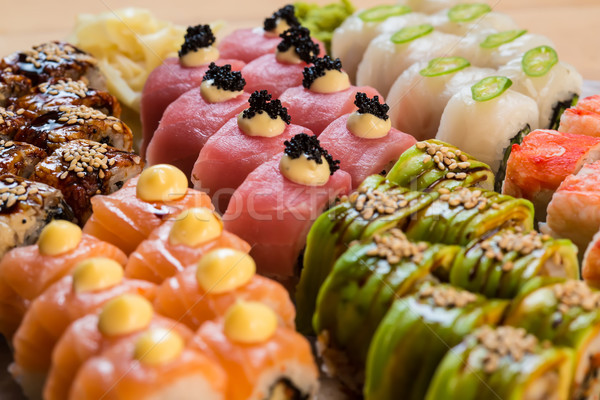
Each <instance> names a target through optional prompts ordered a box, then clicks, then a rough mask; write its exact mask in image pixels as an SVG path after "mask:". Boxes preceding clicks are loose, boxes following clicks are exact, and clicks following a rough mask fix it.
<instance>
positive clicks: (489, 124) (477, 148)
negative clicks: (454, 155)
mask: <svg viewBox="0 0 600 400" xmlns="http://www.w3.org/2000/svg"><path fill="white" fill-rule="evenodd" d="M493 80H497V81H502V80H506V78H504V77H487V78H484V79H482V80H481V81H480V82H478V83H476V84H475V85H473V86H466V87H464V88H462V89H461V90H460V91H459V92H458V93H456V94H455V95H454V96H452V98H451V99H450V101H448V105H446V108H445V109H444V112H443V114H442V119H441V121H440V127H439V129H438V132H437V135H436V139H438V140H442V141H444V142H448V143H450V144H452V145H454V146H456V147H458V148H460V149H461V150H463V151H465V152H467V153H469V154H471V155H472V156H473V157H475V158H477V159H479V160H480V161H483V162H484V163H486V164H488V165H489V166H490V167H491V168H492V171H494V172H498V171H499V170H500V166H501V164H502V160H503V158H504V153H505V151H506V149H507V148H508V147H509V146H510V144H511V141H512V140H513V139H514V138H515V137H516V136H517V135H519V133H520V132H521V131H522V130H523V129H524V128H526V127H527V126H529V127H530V128H532V129H533V128H534V127H535V125H536V124H537V121H538V119H539V115H538V109H537V104H536V103H535V101H534V100H533V99H532V98H530V97H528V96H525V95H523V94H521V93H518V92H516V91H514V90H511V89H506V86H508V84H503V83H502V82H500V83H498V84H497V85H496V84H494V83H493ZM488 81H492V84H491V85H489V86H490V87H492V88H493V87H497V88H499V90H495V91H493V92H495V95H490V96H489V97H488V98H489V99H488V100H483V101H482V100H481V99H480V100H475V99H474V97H476V96H474V91H475V90H474V88H477V87H481V86H482V85H484V84H486V83H487V82H488ZM484 93H485V92H484ZM488 93H492V91H488Z"/></svg>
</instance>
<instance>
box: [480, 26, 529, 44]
mask: <svg viewBox="0 0 600 400" xmlns="http://www.w3.org/2000/svg"><path fill="white" fill-rule="evenodd" d="M526 32H527V31H526V30H525V29H514V30H511V31H504V32H500V33H493V34H491V35H489V36H488V37H486V38H485V40H484V41H483V42H481V43H480V44H479V46H481V47H483V48H484V49H493V48H495V47H498V46H501V45H503V44H505V43H510V42H512V41H513V40H515V39H516V38H518V37H521V36H523V35H524V34H525V33H526Z"/></svg>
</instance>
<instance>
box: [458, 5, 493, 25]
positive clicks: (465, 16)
mask: <svg viewBox="0 0 600 400" xmlns="http://www.w3.org/2000/svg"><path fill="white" fill-rule="evenodd" d="M490 11H492V7H490V6H489V5H487V4H484V3H474V4H458V5H456V6H454V7H452V8H451V9H450V10H448V19H449V20H450V21H452V22H470V21H473V20H475V19H477V18H479V17H481V16H482V15H484V14H487V13H489V12H490Z"/></svg>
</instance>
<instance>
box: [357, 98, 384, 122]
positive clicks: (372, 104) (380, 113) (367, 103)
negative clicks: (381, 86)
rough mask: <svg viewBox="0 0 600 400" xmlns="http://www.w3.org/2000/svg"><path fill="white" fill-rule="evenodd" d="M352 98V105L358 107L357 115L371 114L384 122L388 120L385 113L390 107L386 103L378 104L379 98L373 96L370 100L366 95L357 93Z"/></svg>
mask: <svg viewBox="0 0 600 400" xmlns="http://www.w3.org/2000/svg"><path fill="white" fill-rule="evenodd" d="M354 98H355V100H354V104H355V105H356V107H358V112H359V113H361V114H373V115H374V116H376V117H378V118H381V119H382V120H384V121H387V119H388V118H389V117H388V115H387V112H388V111H389V110H390V106H388V105H387V104H386V103H380V102H379V96H377V95H375V96H373V98H372V99H370V98H369V97H368V96H367V94H366V93H363V92H358V93H356V96H355V97H354Z"/></svg>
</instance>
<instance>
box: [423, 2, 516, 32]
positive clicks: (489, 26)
mask: <svg viewBox="0 0 600 400" xmlns="http://www.w3.org/2000/svg"><path fill="white" fill-rule="evenodd" d="M431 24H432V25H433V26H434V27H435V29H437V30H439V31H442V32H446V33H451V34H453V35H459V36H466V35H472V34H474V33H479V32H488V33H492V32H502V31H508V30H511V29H519V25H518V24H517V22H516V21H515V20H514V19H513V18H512V17H511V16H509V15H508V14H504V13H499V12H494V11H492V9H491V7H490V6H489V5H487V4H485V3H463V4H458V5H456V6H454V7H451V8H448V9H445V10H442V11H440V12H438V13H437V14H434V15H432V16H431Z"/></svg>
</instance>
